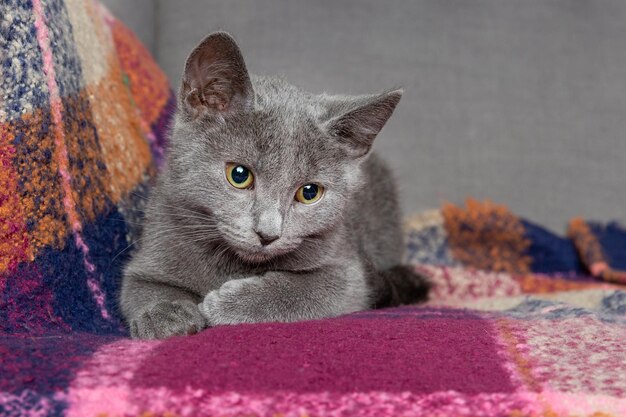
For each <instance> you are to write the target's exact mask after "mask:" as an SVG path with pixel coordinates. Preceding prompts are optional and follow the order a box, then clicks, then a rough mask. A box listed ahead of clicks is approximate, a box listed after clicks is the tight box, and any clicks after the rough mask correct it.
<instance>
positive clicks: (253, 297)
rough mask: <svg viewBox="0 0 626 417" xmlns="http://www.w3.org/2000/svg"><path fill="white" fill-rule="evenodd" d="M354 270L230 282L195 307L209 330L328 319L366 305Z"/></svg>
mask: <svg viewBox="0 0 626 417" xmlns="http://www.w3.org/2000/svg"><path fill="white" fill-rule="evenodd" d="M368 297H369V294H368V288H367V285H366V283H365V279H364V277H363V272H362V270H361V268H360V267H357V266H352V267H334V268H322V269H318V270H315V271H311V272H304V273H292V272H284V271H276V272H268V273H266V274H264V275H262V276H254V277H249V278H242V279H233V280H230V281H227V282H226V283H224V284H223V285H222V286H221V287H220V288H219V289H217V290H214V291H211V292H209V293H208V294H207V295H206V297H205V298H204V301H203V302H202V303H200V305H199V308H200V311H201V312H202V314H203V315H204V317H205V318H206V320H207V321H208V323H209V325H213V326H214V325H219V324H236V323H256V322H268V321H299V320H308V319H318V318H324V317H333V316H337V315H340V314H346V313H351V312H354V311H359V310H364V309H366V308H368V306H369V298H368Z"/></svg>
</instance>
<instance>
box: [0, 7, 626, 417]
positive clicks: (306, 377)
mask: <svg viewBox="0 0 626 417" xmlns="http://www.w3.org/2000/svg"><path fill="white" fill-rule="evenodd" d="M0 51H2V52H3V54H2V55H0V71H1V74H2V76H1V77H0V416H80V417H90V416H93V417H122V416H124V417H131V416H133V417H139V416H143V417H148V416H150V417H157V416H163V417H165V416H169V417H174V416H225V417H226V416H240V417H243V416H285V417H287V416H293V417H296V416H297V417H304V416H310V417H312V416H448V415H453V416H486V417H493V416H510V417H524V416H529V417H530V416H533V417H539V416H545V417H566V416H567V417H574V416H577V417H583V416H594V417H600V416H604V417H607V416H626V393H625V390H626V360H625V359H624V356H625V355H624V352H625V349H626V348H625V347H624V346H626V323H625V321H626V292H623V291H622V288H623V287H620V284H623V283H625V282H626V279H625V272H624V271H626V230H625V228H624V227H623V226H622V225H620V224H617V223H611V224H607V225H603V224H598V223H592V222H587V221H585V220H582V219H575V220H573V221H572V222H571V223H570V226H569V230H568V233H567V237H561V236H557V235H555V234H553V233H551V232H549V231H548V230H545V229H543V228H541V227H540V226H538V225H535V224H533V223H530V222H528V221H526V220H524V219H521V218H519V217H518V216H515V215H514V214H513V213H511V212H510V211H508V210H507V209H506V208H504V207H502V206H498V205H496V204H493V203H490V202H478V201H473V200H470V201H468V202H467V204H466V205H465V206H462V207H460V206H454V205H445V206H443V207H442V208H441V209H439V210H435V211H432V212H428V213H422V214H420V215H417V216H414V217H412V218H410V219H409V220H408V221H407V225H406V230H407V246H406V249H407V251H406V253H407V256H406V261H407V263H409V264H412V265H413V266H414V267H415V268H417V269H418V270H419V271H421V272H422V273H424V274H426V275H428V276H429V277H430V278H431V280H432V281H433V283H434V284H435V286H434V290H433V295H432V299H431V301H430V302H429V303H428V304H427V305H423V306H411V307H403V308H396V309H386V310H378V311H368V312H361V313H357V314H352V315H348V316H344V317H338V318H334V319H328V320H320V321H309V322H303V323H291V324H281V323H266V324H256V325H241V326H224V327H216V328H212V329H207V330H205V331H203V332H201V333H199V334H197V335H194V336H190V337H183V338H173V339H169V340H163V341H132V340H130V339H128V337H127V333H126V330H125V329H124V327H123V326H122V322H121V319H120V316H119V312H118V309H117V306H116V299H117V295H118V290H119V276H120V268H121V266H122V265H123V263H124V261H125V260H126V259H127V257H128V252H129V251H128V250H126V249H127V248H128V246H129V244H130V243H132V242H133V240H134V239H135V238H136V236H137V230H135V225H136V224H137V223H138V220H139V218H140V215H141V207H142V203H143V201H144V198H143V195H144V194H145V190H146V188H147V184H148V183H149V181H150V179H151V178H152V176H153V175H154V173H155V172H156V171H157V169H158V166H159V164H160V161H161V160H162V152H163V146H164V136H163V134H164V131H165V126H166V125H167V123H168V121H169V118H170V115H171V110H172V106H173V99H172V95H171V93H170V90H169V87H168V85H167V80H166V79H165V76H164V75H163V74H162V73H161V72H160V71H159V69H158V68H157V66H156V65H155V64H154V62H153V61H152V59H151V58H150V56H149V55H148V54H147V52H146V51H145V50H144V49H143V47H141V45H140V44H139V43H138V42H137V41H136V39H135V38H134V37H133V35H132V34H131V33H130V32H129V31H128V30H127V29H126V28H125V27H124V26H123V25H121V24H120V23H119V22H118V21H117V20H115V19H114V18H113V17H112V16H111V15H110V14H109V13H108V12H107V11H106V10H104V9H103V8H102V7H101V6H100V5H98V4H97V3H95V2H93V1H89V0H88V1H79V0H31V1H20V0H5V1H3V2H0Z"/></svg>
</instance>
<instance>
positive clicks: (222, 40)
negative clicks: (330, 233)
mask: <svg viewBox="0 0 626 417" xmlns="http://www.w3.org/2000/svg"><path fill="white" fill-rule="evenodd" d="M180 101H181V105H182V107H183V110H184V111H185V112H186V114H188V115H189V116H191V117H192V118H196V117H199V116H203V115H204V116H207V115H208V116H216V115H220V116H226V115H228V114H232V113H234V112H236V111H241V110H245V109H246V108H249V107H251V106H252V103H253V102H254V91H253V89H252V83H251V82H250V76H249V75H248V70H247V69H246V64H245V62H244V60H243V55H242V54H241V50H240V49H239V47H238V46H237V43H235V40H234V39H233V38H232V36H230V35H229V34H228V33H226V32H216V33H213V34H211V35H209V36H207V37H206V38H205V39H204V40H203V41H202V42H201V43H200V44H199V45H198V46H197V47H196V48H195V49H194V50H193V52H191V54H190V55H189V58H187V62H186V63H185V72H184V74H183V83H182V86H181V89H180Z"/></svg>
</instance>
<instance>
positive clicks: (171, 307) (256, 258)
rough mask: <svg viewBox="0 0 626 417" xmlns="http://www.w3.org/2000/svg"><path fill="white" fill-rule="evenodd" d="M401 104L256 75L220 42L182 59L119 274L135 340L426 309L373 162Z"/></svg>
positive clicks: (389, 188) (388, 95) (396, 96)
mask: <svg viewBox="0 0 626 417" xmlns="http://www.w3.org/2000/svg"><path fill="white" fill-rule="evenodd" d="M401 95H402V91H401V90H395V91H390V92H385V93H381V94H375V95H364V96H356V97H348V96H331V95H326V94H322V95H313V94H309V93H306V92H303V91H300V90H299V89H297V88H296V87H293V86H292V85H289V84H287V83H286V82H284V81H282V80H279V79H274V78H260V77H254V76H253V77H251V76H249V74H248V72H247V70H246V66H245V63H244V60H243V57H242V55H241V52H240V50H239V48H238V47H237V44H236V43H235V41H234V40H233V39H232V38H231V37H230V36H229V35H228V34H226V33H215V34H212V35H210V36H209V37H207V38H206V39H205V40H204V41H203V42H202V43H201V44H200V45H199V46H198V47H196V49H195V50H194V51H193V52H192V53H191V55H190V56H189V58H188V59H187V63H186V65H185V73H184V76H183V81H182V86H181V88H180V92H179V97H178V113H177V114H176V118H175V122H174V125H173V128H172V133H171V144H170V149H169V155H168V159H167V166H166V168H165V169H164V171H163V172H162V173H161V174H160V176H159V178H158V181H157V185H156V187H155V188H154V190H153V192H152V194H151V196H150V201H149V203H148V209H147V213H146V217H145V226H144V230H143V236H142V240H141V243H140V245H139V248H138V250H137V252H136V253H135V254H134V255H133V257H132V260H131V261H130V262H129V264H128V265H127V267H126V269H125V272H124V280H123V286H122V294H121V307H122V312H123V314H124V316H125V318H126V320H127V322H128V324H129V326H130V331H131V334H132V336H133V337H137V338H164V337H169V336H172V335H184V334H191V333H195V332H198V331H200V330H201V329H203V328H204V327H207V326H215V325H220V324H235V323H251V322H262V321H297V320H306V319H317V318H323V317H331V316H337V315H339V314H345V313H350V312H354V311H359V310H364V309H367V308H371V307H381V306H389V305H398V304H405V303H411V302H415V301H420V300H423V299H425V298H426V296H427V292H428V283H427V282H426V280H424V279H423V278H422V277H420V276H418V275H416V274H414V273H413V272H412V271H411V270H409V269H408V268H405V267H402V266H399V265H400V261H401V256H402V252H403V243H402V233H401V230H400V224H399V221H400V214H399V211H398V203H397V199H396V193H395V187H394V183H393V181H392V178H391V175H390V173H389V170H388V169H387V167H386V166H385V165H384V164H383V162H382V161H381V160H380V159H379V158H378V157H377V156H376V155H375V154H373V153H372V152H370V150H371V147H372V142H373V141H374V138H375V137H376V135H377V134H378V132H379V131H380V130H381V128H382V127H383V125H384V124H385V123H386V122H387V119H388V118H389V117H390V116H391V113H392V112H393V110H394V108H395V107H396V105H397V104H398V102H399V101H400V97H401Z"/></svg>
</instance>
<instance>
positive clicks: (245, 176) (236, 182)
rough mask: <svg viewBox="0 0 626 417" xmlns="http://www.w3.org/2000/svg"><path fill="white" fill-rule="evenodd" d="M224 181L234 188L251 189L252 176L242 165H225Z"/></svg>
mask: <svg viewBox="0 0 626 417" xmlns="http://www.w3.org/2000/svg"><path fill="white" fill-rule="evenodd" d="M226 179H227V180H228V182H229V183H230V185H232V186H233V187H235V188H239V189H244V188H250V187H252V184H253V183H254V175H252V172H251V171H250V170H249V169H248V168H246V167H245V166H243V165H238V164H232V163H231V164H226Z"/></svg>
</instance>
